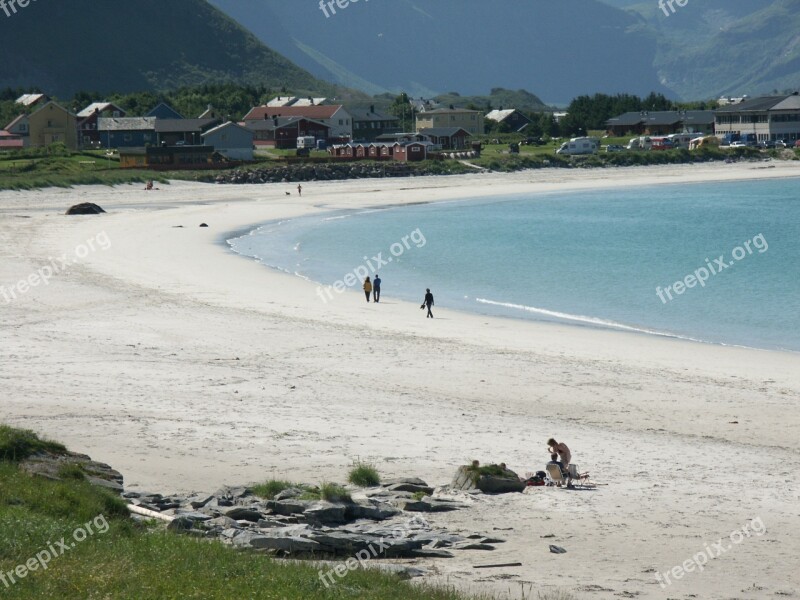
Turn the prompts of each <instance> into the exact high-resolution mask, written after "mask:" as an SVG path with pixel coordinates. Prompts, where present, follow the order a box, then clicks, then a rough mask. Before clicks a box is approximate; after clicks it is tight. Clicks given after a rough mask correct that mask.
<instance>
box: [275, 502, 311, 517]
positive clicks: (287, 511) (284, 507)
mask: <svg viewBox="0 0 800 600" xmlns="http://www.w3.org/2000/svg"><path fill="white" fill-rule="evenodd" d="M306 506H307V505H306V504H302V503H300V502H278V501H276V500H269V501H268V502H267V503H266V507H267V508H268V509H269V510H270V511H272V513H273V514H276V515H285V516H289V515H301V514H303V513H304V512H305V511H306Z"/></svg>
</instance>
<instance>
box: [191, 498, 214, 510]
mask: <svg viewBox="0 0 800 600" xmlns="http://www.w3.org/2000/svg"><path fill="white" fill-rule="evenodd" d="M213 499H214V496H193V497H192V498H191V499H190V500H189V504H191V506H192V508H194V509H198V508H203V507H204V506H205V505H206V504H208V503H209V502H211V501H212V500H213Z"/></svg>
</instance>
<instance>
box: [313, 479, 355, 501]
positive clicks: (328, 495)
mask: <svg viewBox="0 0 800 600" xmlns="http://www.w3.org/2000/svg"><path fill="white" fill-rule="evenodd" d="M319 497H320V498H321V499H323V500H327V501H328V502H352V501H353V499H352V498H351V497H350V492H348V491H347V490H346V489H344V488H343V487H342V486H340V485H339V484H336V483H330V482H326V483H323V484H322V485H321V486H320V488H319Z"/></svg>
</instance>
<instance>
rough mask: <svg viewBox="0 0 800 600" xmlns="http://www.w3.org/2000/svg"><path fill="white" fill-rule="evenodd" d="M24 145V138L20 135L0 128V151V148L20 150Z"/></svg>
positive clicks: (0, 149)
mask: <svg viewBox="0 0 800 600" xmlns="http://www.w3.org/2000/svg"><path fill="white" fill-rule="evenodd" d="M24 147H25V140H24V139H23V138H22V136H21V135H17V134H15V133H11V132H10V131H8V130H6V129H0V151H2V150H22V149H23V148H24Z"/></svg>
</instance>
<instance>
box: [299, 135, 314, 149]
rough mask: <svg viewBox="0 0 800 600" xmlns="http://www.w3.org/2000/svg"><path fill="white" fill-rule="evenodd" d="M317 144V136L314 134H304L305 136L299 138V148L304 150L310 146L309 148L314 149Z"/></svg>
mask: <svg viewBox="0 0 800 600" xmlns="http://www.w3.org/2000/svg"><path fill="white" fill-rule="evenodd" d="M316 145H317V138H315V137H314V136H313V135H304V136H303V137H299V138H297V149H298V150H303V149H304V148H308V149H309V150H313V149H314V148H315V147H316Z"/></svg>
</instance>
